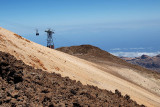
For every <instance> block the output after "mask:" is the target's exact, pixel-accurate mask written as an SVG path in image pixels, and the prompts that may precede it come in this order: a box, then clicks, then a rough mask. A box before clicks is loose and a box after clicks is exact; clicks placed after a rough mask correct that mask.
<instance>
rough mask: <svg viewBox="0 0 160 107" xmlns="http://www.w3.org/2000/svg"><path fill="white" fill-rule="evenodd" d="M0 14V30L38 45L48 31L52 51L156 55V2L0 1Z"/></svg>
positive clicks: (159, 8) (159, 29)
mask: <svg viewBox="0 0 160 107" xmlns="http://www.w3.org/2000/svg"><path fill="white" fill-rule="evenodd" d="M0 14H1V15H0V26H1V27H4V28H6V29H8V30H11V31H14V32H15V33H18V34H20V35H22V36H23V37H25V38H27V39H30V40H32V41H34V42H37V43H39V44H42V45H46V34H45V32H44V30H45V29H47V28H52V29H54V30H55V35H54V42H55V47H61V46H71V45H81V44H91V45H95V46H98V47H100V48H102V49H104V50H106V51H109V52H111V51H112V52H113V50H114V49H116V48H120V49H121V50H119V51H139V50H124V49H131V48H144V50H141V51H160V47H159V46H160V42H159V40H160V0H1V1H0ZM36 28H38V29H39V32H40V36H39V37H36V36H35V29H36Z"/></svg>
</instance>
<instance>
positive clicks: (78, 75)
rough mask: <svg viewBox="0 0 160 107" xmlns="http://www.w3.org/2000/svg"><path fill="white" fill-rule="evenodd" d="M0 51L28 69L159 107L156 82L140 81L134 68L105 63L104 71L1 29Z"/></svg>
mask: <svg viewBox="0 0 160 107" xmlns="http://www.w3.org/2000/svg"><path fill="white" fill-rule="evenodd" d="M0 50H1V51H3V52H6V53H10V54H11V55H13V56H15V57H16V58H17V59H18V60H22V61H23V62H24V63H25V64H27V65H29V66H32V67H34V68H37V69H42V70H45V71H48V72H50V73H53V72H55V73H59V74H61V75H62V76H63V77H66V76H68V77H69V78H70V79H72V80H76V81H80V82H82V84H84V85H86V84H89V85H93V86H97V87H99V88H101V89H107V90H111V91H113V92H114V91H115V90H116V89H118V90H119V91H120V92H121V93H122V95H126V94H128V95H130V97H131V99H133V100H135V101H136V102H137V103H138V104H144V105H146V106H157V107H158V106H159V105H160V100H159V99H160V97H159V95H158V94H157V93H159V89H160V85H159V83H158V82H157V81H158V80H159V79H155V78H153V79H152V80H151V79H150V78H148V77H143V76H141V75H139V74H138V73H137V72H136V69H135V68H133V69H131V67H129V66H125V68H121V66H118V65H120V64H117V63H114V64H115V65H114V64H113V63H112V64H113V65H112V66H111V65H109V63H108V67H103V66H100V65H98V64H95V63H92V62H89V61H86V60H83V59H80V58H77V57H75V56H72V55H68V54H66V53H63V52H59V51H57V50H54V49H49V48H47V47H44V46H41V45H39V44H36V43H34V42H31V41H29V40H27V39H25V38H23V37H21V36H19V35H17V34H15V33H13V32H10V31H8V30H6V29H4V28H0ZM112 71H115V72H123V74H124V75H126V74H127V75H128V76H129V77H130V78H136V79H137V76H138V78H140V79H139V81H140V80H141V79H142V80H145V82H142V83H143V84H145V85H146V87H147V85H148V87H149V88H146V87H144V86H140V85H139V84H137V83H134V82H132V81H130V80H129V79H128V78H122V77H121V75H115V74H114V73H112ZM140 82H141V81H140ZM151 87H152V88H153V89H152V88H151ZM155 93H156V94H155Z"/></svg>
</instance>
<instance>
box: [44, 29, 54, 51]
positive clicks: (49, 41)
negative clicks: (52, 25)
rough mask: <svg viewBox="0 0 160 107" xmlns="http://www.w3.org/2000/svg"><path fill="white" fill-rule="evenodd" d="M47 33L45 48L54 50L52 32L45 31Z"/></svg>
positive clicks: (49, 30)
mask: <svg viewBox="0 0 160 107" xmlns="http://www.w3.org/2000/svg"><path fill="white" fill-rule="evenodd" d="M45 32H47V47H49V48H53V49H54V43H53V37H52V35H53V34H54V32H53V31H52V30H51V29H48V30H45Z"/></svg>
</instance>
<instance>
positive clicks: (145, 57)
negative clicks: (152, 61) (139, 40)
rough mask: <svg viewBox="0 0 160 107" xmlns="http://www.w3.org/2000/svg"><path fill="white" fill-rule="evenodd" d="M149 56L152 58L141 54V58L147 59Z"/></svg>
mask: <svg viewBox="0 0 160 107" xmlns="http://www.w3.org/2000/svg"><path fill="white" fill-rule="evenodd" d="M147 58H150V57H149V56H148V55H142V56H141V59H147Z"/></svg>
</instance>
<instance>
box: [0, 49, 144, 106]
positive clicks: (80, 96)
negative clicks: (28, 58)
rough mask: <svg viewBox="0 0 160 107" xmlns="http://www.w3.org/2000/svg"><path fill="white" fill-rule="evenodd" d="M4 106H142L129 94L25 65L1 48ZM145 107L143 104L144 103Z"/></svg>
mask: <svg viewBox="0 0 160 107" xmlns="http://www.w3.org/2000/svg"><path fill="white" fill-rule="evenodd" d="M0 70H1V72H0V89H1V91H0V106H3V107H9V106H10V107H15V106H23V107H36V106H38V107H42V106H43V107H44V106H45V107H46V106H47V107H48V106H49V107H55V106H56V107H57V106H58V107H59V106H68V107H72V106H73V107H77V106H78V107H81V106H97V107H102V106H104V107H106V106H108V105H109V106H114V107H115V106H117V107H119V106H134V107H140V105H138V104H137V103H136V102H134V101H132V100H131V99H130V98H129V96H128V95H125V96H122V95H121V93H120V92H119V91H118V90H116V91H115V92H116V93H115V94H114V93H112V92H110V91H107V90H101V89H98V88H97V87H93V86H89V85H87V86H84V85H82V84H81V83H80V82H76V81H75V80H70V79H69V78H68V77H61V76H60V74H55V73H48V72H45V71H42V70H40V69H38V70H36V69H33V67H30V66H27V65H25V64H24V63H23V62H22V61H20V60H17V59H16V58H14V57H13V56H11V55H10V54H7V53H3V52H1V51H0ZM141 107H143V105H141Z"/></svg>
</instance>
